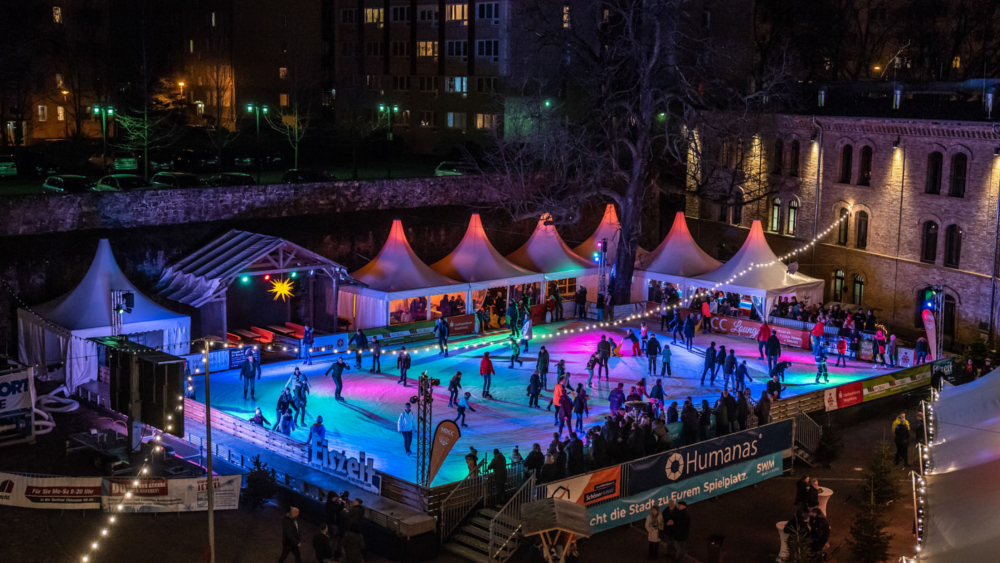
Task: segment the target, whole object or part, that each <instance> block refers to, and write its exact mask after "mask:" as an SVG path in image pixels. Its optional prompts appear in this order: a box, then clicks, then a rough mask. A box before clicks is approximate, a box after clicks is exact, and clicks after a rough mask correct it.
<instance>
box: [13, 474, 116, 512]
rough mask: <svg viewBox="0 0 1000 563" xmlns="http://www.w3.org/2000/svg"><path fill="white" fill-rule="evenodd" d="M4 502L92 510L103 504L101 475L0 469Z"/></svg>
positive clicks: (27, 506) (31, 506)
mask: <svg viewBox="0 0 1000 563" xmlns="http://www.w3.org/2000/svg"><path fill="white" fill-rule="evenodd" d="M0 505H4V506H21V507H26V508H57V509H59V510H88V509H97V508H100V507H101V478H100V477H26V476H24V475H16V474H12V473H0Z"/></svg>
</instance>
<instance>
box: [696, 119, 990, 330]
mask: <svg viewBox="0 0 1000 563" xmlns="http://www.w3.org/2000/svg"><path fill="white" fill-rule="evenodd" d="M778 130H779V133H778V134H777V138H772V139H761V140H759V141H757V142H756V143H755V146H758V148H757V149H756V153H757V154H755V155H754V156H755V157H756V161H755V165H756V166H757V167H759V169H760V170H763V171H765V173H766V174H768V176H769V179H770V183H771V185H772V186H773V190H774V193H772V194H770V195H769V196H767V197H765V198H761V199H759V200H757V201H754V202H750V203H748V204H747V205H746V206H744V208H743V209H742V213H740V212H736V213H735V214H734V211H733V206H732V205H729V206H725V208H723V206H722V205H721V204H719V203H716V202H709V201H705V200H699V199H698V198H689V201H688V202H687V214H688V216H690V217H693V218H697V219H699V220H698V221H696V222H693V223H694V224H693V227H692V229H693V231H694V233H695V237H696V238H697V239H698V240H699V242H700V243H701V244H702V246H703V247H704V248H705V249H706V250H707V251H708V252H709V253H711V254H713V255H716V256H720V255H721V257H722V258H725V257H727V254H731V253H732V252H735V250H736V249H738V248H739V245H740V244H741V243H742V240H743V238H745V236H746V229H747V228H749V226H750V225H751V223H752V221H753V220H754V219H760V220H761V221H762V223H763V226H764V229H765V231H767V232H768V233H769V234H768V240H769V242H770V243H771V245H772V247H773V248H774V249H775V251H777V252H779V253H781V252H786V251H788V250H791V249H794V248H799V247H802V246H804V245H806V244H808V243H809V241H811V240H812V239H813V238H814V237H816V236H817V235H818V234H820V233H822V232H823V231H825V230H826V229H827V228H828V227H829V226H831V225H832V224H834V223H835V222H836V221H837V219H838V218H840V217H841V216H842V214H844V215H847V217H846V220H845V221H843V222H842V223H841V224H840V225H839V226H838V227H836V228H833V229H831V230H830V231H829V232H828V233H827V234H826V235H825V236H822V237H821V238H820V239H819V241H818V243H817V244H816V245H815V247H814V248H811V249H809V250H808V251H807V252H804V253H802V254H800V258H799V264H800V266H801V270H802V271H803V272H804V273H807V274H809V275H812V276H815V277H817V278H821V279H823V280H825V281H826V300H827V301H828V302H844V303H847V304H849V305H851V306H852V308H853V307H854V306H859V305H860V306H862V307H864V308H866V309H868V308H872V309H874V310H875V311H876V312H877V314H878V316H879V319H880V322H881V323H883V324H885V325H886V326H887V327H888V328H889V329H890V330H891V331H893V332H895V333H898V334H900V335H901V336H903V337H908V338H915V337H916V336H917V335H918V334H919V333H920V331H921V330H922V329H921V327H920V324H919V314H920V311H921V310H922V309H923V308H925V307H926V305H927V295H926V293H925V289H926V288H927V287H928V286H938V285H940V286H944V290H945V291H944V302H943V307H942V308H943V311H941V316H940V317H939V322H943V325H944V333H945V344H946V346H947V345H950V346H952V347H953V348H954V347H955V344H964V343H968V342H970V341H973V340H975V339H977V338H979V337H980V336H988V335H991V334H995V332H996V331H995V327H996V324H997V319H996V318H995V317H996V302H995V292H994V287H993V283H994V279H995V278H991V274H994V275H995V272H996V268H997V235H998V220H997V219H998V217H997V213H998V188H1000V186H998V184H1000V156H998V154H1000V148H998V147H1000V132H998V131H996V130H995V129H994V127H993V126H992V125H991V124H990V123H987V122H971V121H933V120H920V119H903V118H890V119H883V118H857V117H818V116H817V117H809V116H791V115H788V116H782V118H781V121H780V126H779V129H778ZM779 159H780V160H779ZM848 205H852V206H853V208H852V209H851V210H850V212H848V210H847V206H848ZM734 223H735V224H734ZM991 323H992V327H991ZM991 328H992V329H993V330H991Z"/></svg>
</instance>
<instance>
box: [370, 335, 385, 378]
mask: <svg viewBox="0 0 1000 563" xmlns="http://www.w3.org/2000/svg"><path fill="white" fill-rule="evenodd" d="M368 371H369V372H370V373H382V342H381V341H380V340H379V339H378V337H377V336H372V369H370V370H368Z"/></svg>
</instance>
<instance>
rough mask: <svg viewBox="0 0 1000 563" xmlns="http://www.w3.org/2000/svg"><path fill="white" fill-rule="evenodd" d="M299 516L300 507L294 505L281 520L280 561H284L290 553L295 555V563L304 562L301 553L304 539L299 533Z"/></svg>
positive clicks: (279, 562) (280, 562)
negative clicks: (300, 548)
mask: <svg viewBox="0 0 1000 563" xmlns="http://www.w3.org/2000/svg"><path fill="white" fill-rule="evenodd" d="M298 517H299V509H298V508H296V507H294V506H293V507H291V508H289V509H288V514H285V519H284V520H282V521H281V556H280V557H278V563H283V561H284V560H285V559H286V558H287V557H288V554H289V553H290V554H292V555H293V556H295V563H302V554H301V553H299V546H300V545H302V539H301V536H300V535H299V521H298V520H297V518H298Z"/></svg>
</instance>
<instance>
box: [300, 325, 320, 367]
mask: <svg viewBox="0 0 1000 563" xmlns="http://www.w3.org/2000/svg"><path fill="white" fill-rule="evenodd" d="M315 341H316V338H315V337H314V336H313V330H312V329H311V328H309V325H305V326H303V327H302V344H301V345H300V346H299V348H300V349H301V350H302V359H303V362H302V364H303V365H306V366H311V365H312V364H313V357H312V345H313V342H315Z"/></svg>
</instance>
